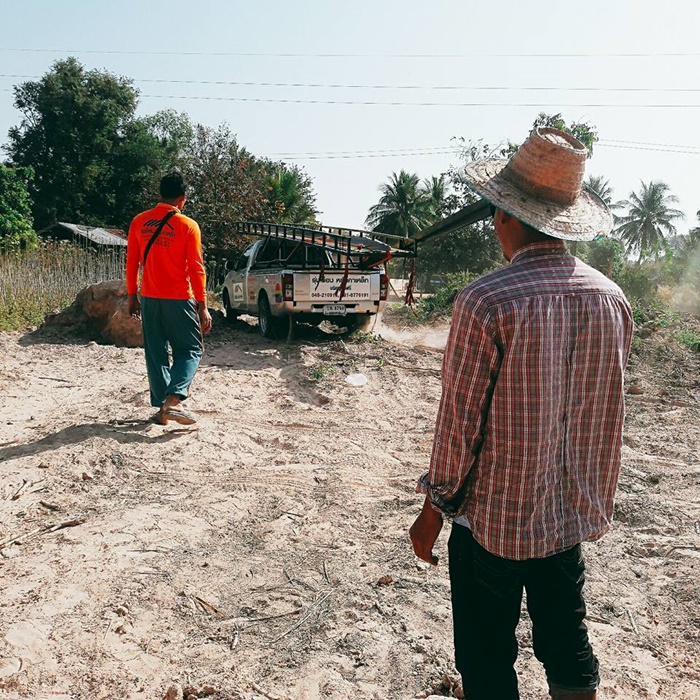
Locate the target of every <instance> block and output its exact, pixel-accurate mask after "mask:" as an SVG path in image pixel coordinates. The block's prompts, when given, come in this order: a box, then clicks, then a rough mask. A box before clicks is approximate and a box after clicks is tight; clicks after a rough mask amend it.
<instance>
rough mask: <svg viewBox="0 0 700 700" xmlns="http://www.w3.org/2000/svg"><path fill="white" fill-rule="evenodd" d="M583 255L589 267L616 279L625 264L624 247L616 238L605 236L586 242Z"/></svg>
mask: <svg viewBox="0 0 700 700" xmlns="http://www.w3.org/2000/svg"><path fill="white" fill-rule="evenodd" d="M585 257H586V262H587V263H588V264H589V265H590V266H591V267H595V268H596V270H600V271H601V272H602V273H603V274H604V275H607V276H608V277H609V278H610V279H611V280H616V279H617V278H618V276H619V274H620V272H621V270H622V268H623V267H624V264H625V247H624V246H623V245H622V242H621V241H619V240H618V239H617V238H611V237H609V236H605V237H603V238H599V239H596V240H594V241H591V242H590V243H589V244H588V246H587V247H586V256H585Z"/></svg>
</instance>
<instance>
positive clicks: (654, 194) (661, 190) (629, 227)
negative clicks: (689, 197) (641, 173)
mask: <svg viewBox="0 0 700 700" xmlns="http://www.w3.org/2000/svg"><path fill="white" fill-rule="evenodd" d="M677 201H678V198H677V197H676V196H675V195H672V194H670V193H669V186H668V185H667V184H666V183H665V182H661V181H659V180H652V181H651V182H649V184H646V183H645V182H641V189H640V190H639V192H638V193H636V192H631V193H630V196H629V199H627V200H625V201H623V202H620V206H621V207H622V208H625V209H626V210H627V213H626V214H625V215H624V216H620V217H619V218H618V224H619V225H618V227H617V229H616V230H615V232H616V233H617V234H618V235H619V236H620V238H621V239H622V240H623V241H624V242H625V244H626V246H627V250H628V252H629V253H634V252H637V251H638V252H639V258H638V261H639V262H641V261H642V259H643V258H645V257H648V256H649V255H652V254H653V256H654V259H658V257H659V254H660V253H661V251H663V250H666V249H667V245H666V235H669V236H673V235H675V234H676V227H675V226H674V224H673V222H674V221H676V220H678V219H682V218H684V215H683V212H682V211H680V210H679V209H674V208H673V207H672V206H671V205H672V204H675V203H676V202H677Z"/></svg>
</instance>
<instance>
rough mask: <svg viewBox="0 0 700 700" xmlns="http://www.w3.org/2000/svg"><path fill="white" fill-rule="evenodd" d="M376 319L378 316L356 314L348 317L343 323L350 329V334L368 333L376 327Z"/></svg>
mask: <svg viewBox="0 0 700 700" xmlns="http://www.w3.org/2000/svg"><path fill="white" fill-rule="evenodd" d="M376 319H377V315H376V314H356V315H355V316H348V317H347V318H346V319H345V320H344V321H343V322H342V323H343V324H344V325H345V327H346V328H347V329H348V333H357V332H360V333H367V332H368V331H369V330H370V329H371V328H373V327H374V322H375V321H376Z"/></svg>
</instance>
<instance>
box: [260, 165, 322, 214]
mask: <svg viewBox="0 0 700 700" xmlns="http://www.w3.org/2000/svg"><path fill="white" fill-rule="evenodd" d="M275 165H276V169H275V171H274V172H273V174H272V176H271V177H270V180H269V184H268V192H269V194H268V200H269V203H270V206H271V207H272V209H273V210H274V213H273V216H274V219H275V221H276V222H278V223H281V224H308V223H313V222H314V221H315V219H316V214H317V213H318V212H317V209H316V207H315V204H316V195H315V194H314V191H313V182H312V181H311V178H310V177H309V176H308V175H307V174H306V173H305V172H304V171H303V170H301V169H300V168H298V167H297V166H291V167H289V166H287V165H285V164H284V163H279V164H275Z"/></svg>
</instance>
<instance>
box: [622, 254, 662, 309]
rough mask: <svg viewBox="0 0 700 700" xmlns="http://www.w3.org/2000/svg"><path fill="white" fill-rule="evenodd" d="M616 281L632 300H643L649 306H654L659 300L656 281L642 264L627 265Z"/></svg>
mask: <svg viewBox="0 0 700 700" xmlns="http://www.w3.org/2000/svg"><path fill="white" fill-rule="evenodd" d="M615 281H616V282H617V283H618V284H619V285H620V287H621V288H622V291H623V292H624V293H625V294H626V296H627V298H628V299H629V300H630V301H631V302H641V303H643V304H646V305H648V306H654V305H655V304H656V303H657V302H658V295H657V285H656V282H655V281H654V279H652V278H651V277H650V275H649V273H648V271H647V270H645V269H644V268H643V267H641V266H640V265H629V264H627V265H625V266H624V267H623V268H622V269H621V270H620V272H619V273H618V274H617V276H616V278H615Z"/></svg>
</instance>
